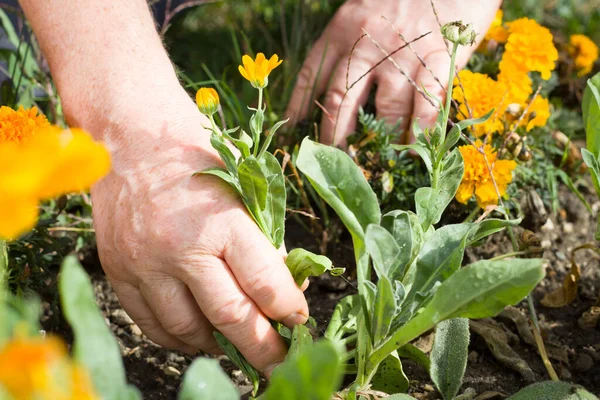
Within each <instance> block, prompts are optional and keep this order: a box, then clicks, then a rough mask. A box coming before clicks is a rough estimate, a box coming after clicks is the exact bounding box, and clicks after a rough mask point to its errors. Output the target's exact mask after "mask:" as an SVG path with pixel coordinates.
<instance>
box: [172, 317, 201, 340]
mask: <svg viewBox="0 0 600 400" xmlns="http://www.w3.org/2000/svg"><path fill="white" fill-rule="evenodd" d="M163 326H164V328H165V330H166V331H167V332H168V333H170V334H171V335H173V336H175V337H179V338H192V337H196V336H197V335H198V332H199V331H200V326H198V322H197V321H196V320H195V319H193V318H192V319H182V320H177V321H173V322H171V323H167V324H163Z"/></svg>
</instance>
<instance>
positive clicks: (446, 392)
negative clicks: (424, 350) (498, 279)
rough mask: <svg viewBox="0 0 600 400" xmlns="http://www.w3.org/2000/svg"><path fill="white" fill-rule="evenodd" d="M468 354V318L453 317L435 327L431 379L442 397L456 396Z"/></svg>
mask: <svg viewBox="0 0 600 400" xmlns="http://www.w3.org/2000/svg"><path fill="white" fill-rule="evenodd" d="M468 355H469V320H468V319H466V318H453V319H449V320H446V321H442V322H440V323H439V324H438V325H437V326H436V328H435V341H434V342H433V348H432V350H431V367H430V368H431V369H430V374H431V379H432V380H433V382H434V383H435V386H436V387H437V388H438V390H439V391H440V393H441V394H442V396H443V397H444V399H446V400H451V399H453V398H454V396H456V394H457V393H458V390H459V389H460V386H461V385H462V379H463V376H464V374H465V369H466V367H467V357H468Z"/></svg>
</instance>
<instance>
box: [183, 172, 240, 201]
mask: <svg viewBox="0 0 600 400" xmlns="http://www.w3.org/2000/svg"><path fill="white" fill-rule="evenodd" d="M196 175H213V176H216V177H219V178H221V179H222V180H224V181H225V182H227V183H229V185H230V186H231V187H233V188H234V189H235V191H236V192H237V193H238V194H239V195H240V196H241V195H242V188H241V187H240V184H239V183H238V181H237V179H236V178H234V177H233V176H231V174H229V172H227V170H226V169H224V168H219V167H214V168H207V169H205V170H204V171H200V172H196V173H195V174H194V176H196Z"/></svg>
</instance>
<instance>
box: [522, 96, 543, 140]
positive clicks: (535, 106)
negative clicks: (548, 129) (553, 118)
mask: <svg viewBox="0 0 600 400" xmlns="http://www.w3.org/2000/svg"><path fill="white" fill-rule="evenodd" d="M522 107H523V110H524V109H525V107H527V104H523V106H522ZM548 118H550V103H549V102H548V99H545V98H543V97H541V96H537V97H536V98H535V99H534V100H533V102H532V103H531V105H530V106H529V109H528V110H527V114H525V116H524V117H523V120H522V122H521V125H524V126H525V129H526V130H527V132H529V131H530V130H532V129H533V128H535V127H536V126H539V127H542V126H545V125H546V122H548Z"/></svg>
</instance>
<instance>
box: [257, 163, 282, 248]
mask: <svg viewBox="0 0 600 400" xmlns="http://www.w3.org/2000/svg"><path fill="white" fill-rule="evenodd" d="M258 162H259V164H260V166H261V168H262V171H263V174H264V176H265V177H266V178H267V199H266V207H265V209H264V211H263V217H264V220H265V222H266V225H267V228H268V229H269V233H270V236H271V237H272V238H273V245H274V246H275V247H276V248H279V247H281V245H282V244H283V238H284V236H285V206H286V196H287V194H286V190H285V178H284V176H283V171H282V169H281V165H280V164H279V161H277V158H275V156H273V155H272V154H271V153H265V154H264V155H263V156H262V157H261V159H260V160H259V161H258Z"/></svg>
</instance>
